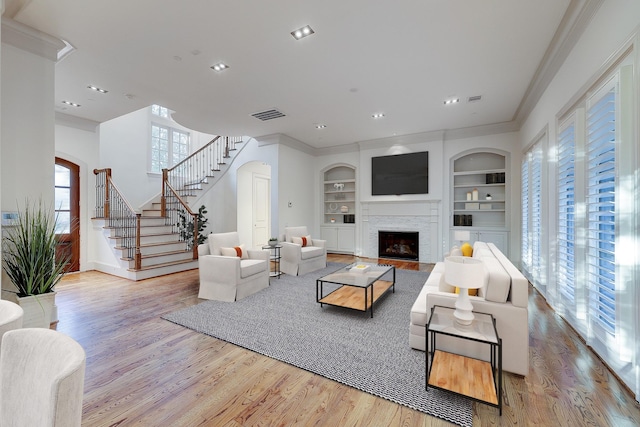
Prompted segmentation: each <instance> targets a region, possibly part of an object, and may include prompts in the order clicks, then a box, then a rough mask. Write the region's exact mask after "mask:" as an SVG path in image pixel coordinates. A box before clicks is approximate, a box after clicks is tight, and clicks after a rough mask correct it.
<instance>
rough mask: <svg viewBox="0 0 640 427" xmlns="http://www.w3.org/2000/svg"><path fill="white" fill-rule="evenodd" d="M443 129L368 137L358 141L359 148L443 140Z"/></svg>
mask: <svg viewBox="0 0 640 427" xmlns="http://www.w3.org/2000/svg"><path fill="white" fill-rule="evenodd" d="M443 140H444V131H442V130H436V131H431V132H420V133H412V134H407V135H396V136H390V137H387V138H378V139H370V140H367V141H359V142H357V143H356V144H358V147H360V149H361V150H362V149H371V148H386V147H389V146H392V145H410V144H419V143H423V142H432V141H443Z"/></svg>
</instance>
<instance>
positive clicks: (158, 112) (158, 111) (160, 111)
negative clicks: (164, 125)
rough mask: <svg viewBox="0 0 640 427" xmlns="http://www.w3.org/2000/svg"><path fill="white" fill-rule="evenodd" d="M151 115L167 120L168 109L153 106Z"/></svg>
mask: <svg viewBox="0 0 640 427" xmlns="http://www.w3.org/2000/svg"><path fill="white" fill-rule="evenodd" d="M151 114H153V115H154V116H158V117H164V118H165V119H168V118H169V109H168V108H167V107H162V106H160V105H157V104H153V105H152V106H151Z"/></svg>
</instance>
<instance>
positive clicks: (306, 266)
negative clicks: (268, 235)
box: [280, 226, 327, 276]
mask: <svg viewBox="0 0 640 427" xmlns="http://www.w3.org/2000/svg"><path fill="white" fill-rule="evenodd" d="M303 237H304V238H305V240H307V241H306V242H305V243H306V246H305V245H304V244H303V243H300V241H301V239H302V238H303ZM308 238H309V232H308V231H307V227H305V226H301V227H285V229H284V241H283V242H282V243H281V245H282V251H281V252H282V259H281V260H280V270H282V272H283V273H285V274H289V275H291V276H298V275H303V274H306V273H309V272H311V271H315V270H319V269H321V268H324V267H326V266H327V249H326V247H325V245H326V240H319V239H308ZM309 240H310V241H309Z"/></svg>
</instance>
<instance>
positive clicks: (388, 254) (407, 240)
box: [378, 230, 420, 261]
mask: <svg viewBox="0 0 640 427" xmlns="http://www.w3.org/2000/svg"><path fill="white" fill-rule="evenodd" d="M418 234H419V233H418V232H417V231H382V230H380V231H378V257H380V258H396V259H406V260H413V261H418V260H419V259H420V256H419V255H420V253H419V247H420V245H419V240H418Z"/></svg>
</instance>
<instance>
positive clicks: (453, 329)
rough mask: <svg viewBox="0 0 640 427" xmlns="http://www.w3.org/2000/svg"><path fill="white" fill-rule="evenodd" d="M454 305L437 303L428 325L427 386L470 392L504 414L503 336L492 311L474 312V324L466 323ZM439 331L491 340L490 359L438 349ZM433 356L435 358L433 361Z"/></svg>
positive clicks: (468, 394) (485, 342)
mask: <svg viewBox="0 0 640 427" xmlns="http://www.w3.org/2000/svg"><path fill="white" fill-rule="evenodd" d="M453 312H454V309H453V308H449V307H443V306H439V305H435V306H433V307H432V308H431V317H430V318H429V323H428V324H427V326H426V328H427V330H426V332H427V333H426V349H427V350H426V351H425V360H426V373H427V381H426V390H429V387H433V388H437V389H440V390H446V391H449V392H452V393H455V394H458V395H462V396H466V397H469V398H471V399H473V400H474V401H476V402H480V403H484V404H487V405H490V406H493V407H496V408H498V410H499V411H500V415H502V339H501V338H500V337H499V335H498V330H497V329H496V320H495V319H494V318H493V316H492V315H491V314H487V313H478V312H475V311H474V312H473V314H474V316H475V318H474V320H473V322H472V323H471V325H469V326H462V325H459V324H457V323H456V320H455V317H453ZM438 335H448V336H451V337H455V338H456V339H460V340H470V341H476V342H480V343H483V344H487V346H488V349H489V362H486V361H484V360H479V359H474V358H471V357H467V356H462V355H459V354H454V353H450V352H446V351H443V350H438V348H437V338H438ZM429 356H431V361H429Z"/></svg>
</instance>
